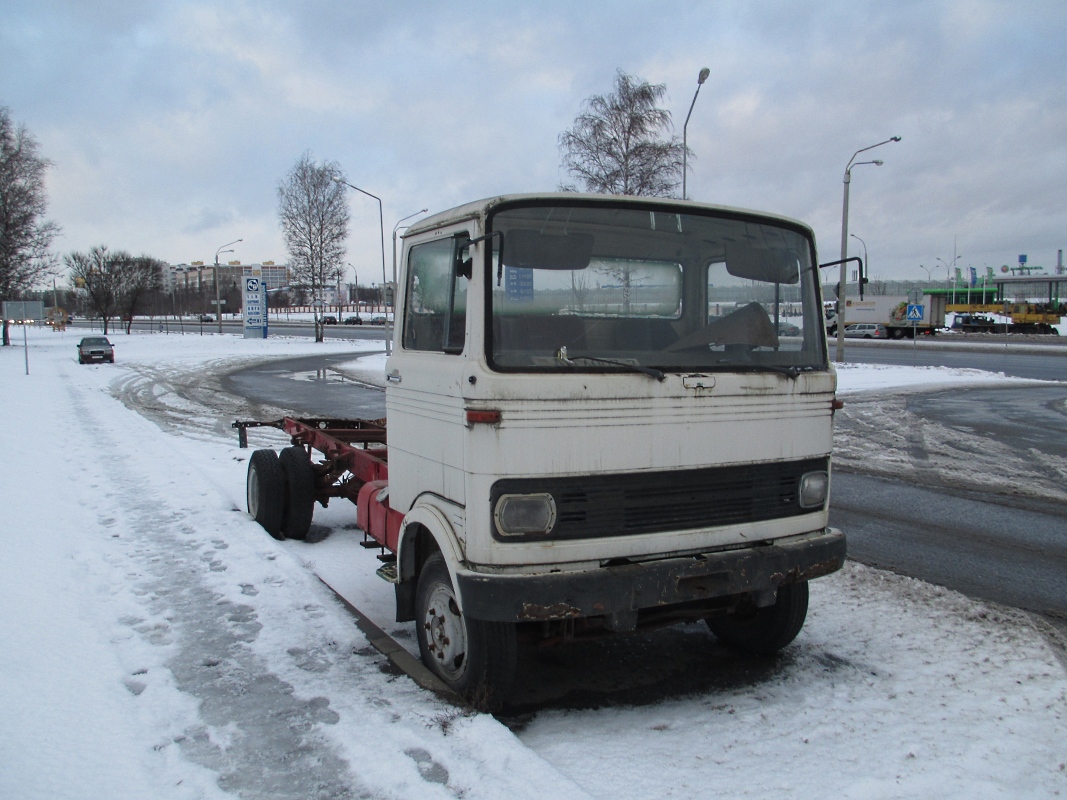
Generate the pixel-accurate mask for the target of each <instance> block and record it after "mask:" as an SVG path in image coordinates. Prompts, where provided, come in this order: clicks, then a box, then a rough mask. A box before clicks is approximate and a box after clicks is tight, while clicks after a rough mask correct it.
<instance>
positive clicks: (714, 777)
mask: <svg viewBox="0 0 1067 800" xmlns="http://www.w3.org/2000/svg"><path fill="white" fill-rule="evenodd" d="M81 335H82V333H81V332H79V331H73V330H68V331H67V332H65V333H52V332H51V331H49V330H37V329H31V330H30V331H29V332H28V336H29V352H28V355H29V366H30V374H29V375H26V374H25V362H24V352H23V350H22V348H21V347H19V346H14V347H9V348H3V349H0V403H2V407H3V408H4V410H5V413H6V421H7V424H6V425H5V429H6V430H5V437H4V448H3V456H4V457H3V458H2V459H0V486H2V487H3V490H2V491H3V500H4V502H3V525H2V527H0V554H2V557H0V609H2V613H0V720H2V721H3V722H2V724H0V797H4V798H7V797H12V798H14V797H18V798H28V799H31V800H32V799H36V798H41V799H42V800H43V798H49V800H51V799H52V798H102V797H107V798H127V797H128V798H146V797H152V798H222V797H237V796H240V797H257V798H258V797H263V798H266V797H293V798H297V797H301V798H308V797H348V796H369V797H397V798H424V797H428V798H433V797H442V798H443V797H465V798H483V797H484V798H498V797H502V796H508V797H513V798H525V797H530V798H534V797H546V796H552V797H556V798H578V797H605V798H608V797H610V798H631V797H632V798H643V797H653V796H655V797H659V796H664V797H691V796H700V795H706V794H708V793H709V792H710V791H712V788H711V787H713V791H714V794H715V795H716V796H718V797H736V798H743V797H769V796H795V797H826V796H840V797H850V798H851V797H856V798H896V797H931V796H935V795H936V796H937V797H939V798H940V797H949V798H951V797H960V798H985V797H990V798H992V797H1008V796H1011V797H1034V798H1037V797H1042V798H1043V797H1050V796H1055V795H1058V794H1060V793H1062V792H1064V790H1065V789H1067V774H1065V766H1064V765H1065V762H1067V745H1065V742H1067V724H1065V720H1064V711H1065V701H1067V676H1065V674H1064V667H1063V666H1062V665H1061V664H1060V662H1059V661H1058V660H1057V657H1056V654H1055V652H1054V650H1053V648H1052V647H1051V646H1050V645H1049V644H1048V643H1047V642H1046V640H1045V639H1044V638H1043V636H1042V634H1041V632H1040V631H1039V630H1038V629H1037V628H1035V625H1034V623H1033V622H1032V621H1031V620H1030V618H1029V617H1028V616H1026V615H1024V614H1022V613H1020V612H1016V611H1011V610H1006V609H1003V608H999V607H993V606H990V605H988V604H983V603H979V602H975V601H972V600H969V599H968V598H965V597H963V596H962V595H959V594H956V593H953V592H950V591H947V590H944V589H941V588H938V587H934V586H930V585H928V584H924V583H922V582H919V581H915V580H911V579H906V578H901V577H898V576H895V575H891V574H888V573H884V572H880V571H877V570H873V569H869V568H865V567H862V566H860V565H855V564H850V565H848V566H847V567H846V568H845V569H844V570H842V571H841V572H840V573H838V574H837V575H834V576H832V577H830V578H827V579H823V580H819V581H815V582H813V583H812V586H811V591H812V601H811V610H810V612H809V618H808V623H807V625H806V626H805V628H804V630H803V631H802V633H801V635H800V637H799V638H798V640H797V642H796V643H795V644H794V645H792V646H791V647H790V648H788V649H787V650H786V652H785V653H784V654H783V655H782V656H781V657H780V658H779V659H777V660H775V661H774V662H773V665H772V667H771V668H769V669H766V670H762V671H761V670H755V669H754V670H753V674H752V676H751V677H749V678H747V679H740V680H735V681H732V682H729V683H726V684H724V685H722V686H721V687H719V688H716V689H714V690H709V691H706V692H703V693H700V694H697V695H694V696H691V697H685V698H671V699H668V700H664V701H662V702H658V703H653V704H651V705H645V706H617V707H612V708H607V709H596V710H581V711H573V710H572V711H567V710H548V711H542V712H540V713H538V714H536V715H534V716H533V718H532V719H530V720H529V721H528V722H527V723H526V724H525V726H524V727H522V728H521V729H520V730H518V732H517V733H513V732H512V731H510V730H509V729H508V728H507V727H505V726H504V725H503V724H501V723H500V722H498V721H497V720H496V719H494V718H493V717H491V716H487V715H481V714H473V713H470V712H465V711H463V710H460V709H456V708H453V707H451V706H449V705H447V704H446V703H444V702H442V701H440V700H438V699H436V698H435V697H434V696H433V695H430V694H428V693H426V692H424V691H423V690H420V689H418V688H417V687H416V686H415V684H414V683H412V682H411V681H410V680H408V679H407V678H406V677H404V676H398V675H396V674H394V672H393V671H392V670H391V669H390V668H389V666H388V664H387V662H386V661H385V660H384V659H383V658H382V657H381V656H380V655H379V654H378V653H377V652H376V651H374V650H372V649H371V648H370V647H369V646H368V644H367V641H366V639H365V638H364V637H363V636H362V634H361V633H360V632H359V631H358V629H356V628H355V626H354V624H353V623H352V620H351V617H350V616H349V615H348V612H347V611H346V610H345V609H344V608H343V606H342V605H341V604H340V603H339V602H338V601H337V600H336V598H335V597H334V596H333V595H332V594H331V593H330V591H329V590H328V589H327V588H326V587H325V586H324V585H323V584H322V583H321V582H320V581H319V579H318V578H317V577H316V574H322V575H323V576H324V577H328V579H330V580H332V581H337V582H342V581H343V582H346V583H347V584H349V585H348V586H346V587H345V591H346V592H351V593H353V594H354V595H355V596H356V597H358V598H360V601H359V602H358V603H357V605H359V606H360V607H361V608H362V609H364V611H366V612H367V613H368V614H369V615H370V616H371V617H372V618H374V619H375V620H376V621H377V622H378V623H379V624H380V625H381V626H382V627H383V628H385V629H386V630H388V631H390V632H391V633H392V634H393V635H395V636H396V637H397V638H398V640H399V641H401V643H402V644H404V645H405V646H407V647H409V648H410V647H411V644H412V636H411V632H410V626H407V628H406V629H405V626H404V625H398V624H396V623H391V622H390V620H391V617H390V616H389V613H390V609H389V608H388V604H389V598H390V590H389V587H388V586H387V585H386V584H384V582H382V581H380V580H379V579H378V578H376V577H375V576H374V574H373V570H374V567H375V566H376V562H375V561H374V559H373V555H372V554H370V553H368V552H366V551H362V549H361V548H358V547H356V546H355V542H356V541H358V538H359V534H358V532H357V531H355V530H353V529H352V525H351V523H352V522H353V521H354V514H353V513H352V511H351V509H350V507H346V506H345V505H343V504H340V503H335V504H331V506H330V508H329V509H326V510H325V511H323V512H322V513H319V511H317V512H316V524H317V525H320V526H324V527H322V528H321V533H322V534H323V535H324V534H329V535H328V537H327V538H325V539H324V540H323V541H318V542H308V543H302V542H276V541H274V540H272V539H270V538H269V537H268V536H266V534H264V532H263V531H262V530H261V529H260V528H259V527H258V526H257V525H256V524H255V523H254V522H252V521H251V520H250V519H249V518H248V516H247V514H245V513H244V510H243V509H244V496H243V495H244V480H245V469H246V459H247V457H248V454H249V453H250V451H249V450H241V449H239V448H238V447H237V442H236V436H235V435H234V433H233V431H232V430H230V429H229V427H228V425H229V422H230V421H231V420H232V419H233V418H234V416H235V413H236V414H237V415H241V416H248V415H249V414H248V411H247V410H242V409H240V408H239V407H237V408H236V410H235V407H234V405H233V401H231V400H228V399H226V398H223V397H222V395H221V394H220V392H219V391H218V387H217V385H216V384H215V383H213V382H212V378H211V376H213V375H217V374H219V373H220V372H221V371H223V370H225V369H228V368H232V367H234V366H237V365H239V364H241V363H245V362H251V361H254V360H257V359H265V358H280V357H284V356H294V355H308V354H315V353H325V352H331V353H346V352H355V351H357V350H360V349H363V350H374V349H377V348H378V347H379V343H377V342H352V341H334V340H327V342H326V343H324V344H318V345H316V344H314V343H311V342H309V341H307V340H300V339H286V338H271V339H268V340H265V341H256V340H243V339H240V338H238V337H234V336H216V335H206V336H197V335H186V336H178V335H159V334H145V335H133V336H125V335H118V336H112V337H111V338H112V341H114V342H115V343H116V354H117V360H118V363H117V364H116V365H114V366H112V365H109V364H102V365H89V366H79V365H78V364H77V362H76V360H75V358H74V345H75V343H76V342H77V340H78V339H79V338H80V336H81ZM21 339H22V335H21V332H20V331H16V332H15V335H14V336H13V341H15V342H16V344H20V343H21ZM383 364H384V358H383V357H382V356H374V355H372V356H368V357H367V358H364V359H359V360H357V361H354V362H351V363H348V364H346V365H345V366H344V370H345V371H346V372H350V373H352V374H354V375H356V376H361V377H362V379H365V380H368V381H373V382H378V383H380V382H381V373H382V366H383ZM839 376H840V383H841V392H842V394H849V393H856V392H863V391H869V390H872V389H883V390H884V389H886V388H887V387H902V386H911V387H917V388H918V387H930V386H939V385H945V384H960V385H963V384H967V385H975V384H980V383H987V384H997V383H1002V382H1005V381H1008V380H1010V379H1007V378H1004V377H1003V376H998V375H992V374H989V373H977V372H974V371H969V370H945V369H937V368H913V369H908V368H899V367H891V368H881V367H863V366H859V365H848V366H845V367H842V368H841V369H840V370H839ZM124 401H125V403H126V404H124ZM130 406H132V408H131V407H130ZM134 408H137V409H139V410H140V412H141V413H138V411H135V410H134ZM253 436H254V438H253V443H254V446H268V443H269V442H271V441H273V444H274V446H278V445H280V444H284V437H281V436H280V434H278V433H277V432H275V431H271V430H269V429H268V430H266V431H257V432H255V433H254V434H253ZM271 436H275V438H274V439H273V440H272V439H271ZM316 538H322V537H321V536H320V537H316ZM356 562H358V563H356Z"/></svg>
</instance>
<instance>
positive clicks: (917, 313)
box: [908, 303, 923, 322]
mask: <svg viewBox="0 0 1067 800" xmlns="http://www.w3.org/2000/svg"><path fill="white" fill-rule="evenodd" d="M922 321H923V307H922V306H921V305H914V304H911V303H909V304H908V322H922Z"/></svg>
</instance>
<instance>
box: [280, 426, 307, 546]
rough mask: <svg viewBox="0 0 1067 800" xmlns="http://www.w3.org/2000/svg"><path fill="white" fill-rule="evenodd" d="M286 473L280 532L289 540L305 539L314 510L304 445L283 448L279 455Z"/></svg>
mask: <svg viewBox="0 0 1067 800" xmlns="http://www.w3.org/2000/svg"><path fill="white" fill-rule="evenodd" d="M278 462H279V463H280V464H281V468H282V471H283V472H284V473H285V509H284V510H283V511H282V526H281V527H282V533H283V534H285V535H286V536H287V537H289V538H290V539H304V538H306V537H307V535H308V530H309V529H310V528H311V518H312V516H314V513H315V471H314V470H313V469H312V467H311V457H310V456H309V455H308V452H307V451H306V450H305V449H304V448H303V447H298V446H295V445H294V446H293V447H286V448H285V449H284V450H282V452H281V455H280V456H279V457H278Z"/></svg>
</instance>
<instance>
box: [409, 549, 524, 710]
mask: <svg viewBox="0 0 1067 800" xmlns="http://www.w3.org/2000/svg"><path fill="white" fill-rule="evenodd" d="M415 606H416V614H415V625H416V631H415V632H416V635H417V637H418V640H419V653H421V654H422V661H423V663H424V664H425V665H426V666H427V667H428V668H429V669H430V670H431V671H432V672H433V673H434V674H436V675H437V676H438V677H439V678H441V680H443V681H444V682H445V683H447V684H448V685H449V687H451V688H452V689H453V690H454V691H455V692H457V693H458V694H460V695H462V696H463V697H465V698H466V699H467V700H468V701H470V702H471V704H472V705H474V706H475V707H476V708H479V709H481V710H492V709H496V708H499V707H500V706H501V705H502V704H503V702H504V698H505V697H506V696H507V693H508V690H509V689H510V688H511V683H512V681H513V680H514V677H515V664H516V660H517V650H516V643H515V626H514V625H512V624H510V623H506V622H485V621H483V620H476V619H469V618H468V617H467V616H466V615H465V614H463V612H462V611H460V609H459V604H458V603H457V601H456V592H455V589H454V588H453V587H452V581H451V579H450V578H449V575H448V567H447V566H446V565H445V560H444V557H443V556H442V555H441V554H440V553H434V554H433V555H432V556H430V557H429V558H428V559H427V560H426V563H425V564H424V565H423V568H422V572H421V573H420V575H419V584H418V590H417V593H416V601H415Z"/></svg>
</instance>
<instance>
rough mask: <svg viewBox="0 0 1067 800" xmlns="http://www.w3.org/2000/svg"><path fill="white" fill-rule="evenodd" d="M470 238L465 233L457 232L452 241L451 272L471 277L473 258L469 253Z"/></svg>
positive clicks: (459, 275)
mask: <svg viewBox="0 0 1067 800" xmlns="http://www.w3.org/2000/svg"><path fill="white" fill-rule="evenodd" d="M470 252H471V238H470V236H468V235H467V234H466V233H457V234H456V235H455V236H454V237H453V241H452V274H453V275H455V276H457V277H460V278H466V279H467V280H470V279H471V275H473V274H474V259H473V258H472V257H471V255H470Z"/></svg>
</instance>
